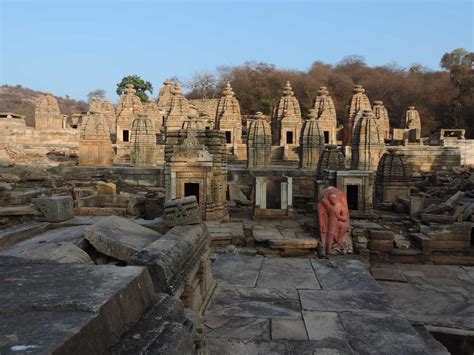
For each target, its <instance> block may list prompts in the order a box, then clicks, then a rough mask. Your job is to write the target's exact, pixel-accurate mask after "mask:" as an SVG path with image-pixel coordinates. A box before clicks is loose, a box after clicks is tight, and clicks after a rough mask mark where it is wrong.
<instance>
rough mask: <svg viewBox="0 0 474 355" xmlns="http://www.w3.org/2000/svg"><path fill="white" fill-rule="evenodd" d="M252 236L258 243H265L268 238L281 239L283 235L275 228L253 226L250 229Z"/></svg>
mask: <svg viewBox="0 0 474 355" xmlns="http://www.w3.org/2000/svg"><path fill="white" fill-rule="evenodd" d="M252 236H253V238H254V239H255V241H256V242H259V243H266V242H268V241H269V240H270V239H272V240H276V239H283V236H282V235H281V233H280V231H279V230H278V229H276V228H263V227H260V228H256V227H254V228H253V230H252Z"/></svg>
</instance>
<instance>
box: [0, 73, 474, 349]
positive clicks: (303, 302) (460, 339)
mask: <svg viewBox="0 0 474 355" xmlns="http://www.w3.org/2000/svg"><path fill="white" fill-rule="evenodd" d="M177 87H178V91H180V89H179V86H177ZM175 89H176V88H175V86H174V83H173V82H165V87H164V88H162V90H160V95H159V102H158V104H156V103H155V102H154V101H150V102H149V103H148V104H145V105H142V106H143V111H141V112H136V113H134V114H133V116H129V117H130V119H132V123H130V131H129V142H120V141H118V143H117V144H112V143H111V142H110V140H111V139H110V136H112V141H114V135H113V133H112V134H110V133H111V132H112V130H115V126H116V125H117V123H116V122H114V118H111V119H108V118H106V114H105V112H104V109H103V106H102V105H101V104H100V102H99V101H98V102H95V101H94V102H92V103H91V107H90V112H89V113H88V114H84V113H77V114H75V116H74V119H75V120H72V119H71V120H69V119H68V121H67V122H66V126H64V120H63V118H64V117H62V118H61V119H62V120H63V122H62V127H66V129H61V130H50V131H47V130H46V131H45V130H36V129H33V128H31V127H27V126H26V125H24V124H23V123H22V122H23V120H22V118H21V116H20V115H16V114H7V115H4V116H2V115H0V127H1V128H2V129H4V130H5V132H6V134H4V135H3V136H2V142H0V204H1V205H2V206H1V207H0V303H1V304H2V310H0V324H3V327H4V328H5V329H6V332H2V331H1V330H0V353H10V352H12V351H13V350H12V348H13V349H17V348H16V347H18V346H22V345H23V344H28V345H34V346H39V347H40V348H38V349H37V348H35V349H32V351H33V350H38V352H46V353H48V352H57V353H72V352H83V353H96V352H100V353H137V352H143V351H148V352H150V353H152V352H154V353H165V354H168V353H169V354H172V353H176V352H178V353H179V352H180V351H181V353H196V352H200V353H205V352H206V351H207V352H208V353H210V354H221V353H223V354H226V353H229V352H232V351H234V352H235V351H236V350H235V349H238V350H237V352H239V351H240V352H242V353H249V354H252V353H255V352H257V351H260V352H262V353H285V352H289V353H295V354H304V353H306V352H307V351H308V352H311V353H312V352H318V351H320V350H321V351H322V352H323V351H334V352H339V353H367V352H373V353H384V352H387V349H389V350H390V351H391V352H393V353H400V354H404V353H442V354H446V353H447V350H446V349H448V348H449V351H450V352H451V353H463V352H464V353H472V351H471V349H472V340H470V339H472V334H471V333H472V331H474V328H473V325H472V324H471V323H472V322H471V321H470V320H471V318H472V317H470V314H469V312H468V311H467V310H469V307H470V303H469V302H470V300H469V298H468V297H467V296H466V295H469V294H470V293H469V292H470V284H469V283H470V282H471V281H472V275H471V274H470V272H471V271H470V266H469V265H472V264H474V259H473V255H474V254H473V244H472V243H473V242H472V230H473V228H472V226H473V224H472V222H473V211H474V205H473V199H474V192H473V191H474V180H473V176H474V174H473V172H472V167H474V160H473V159H472V156H473V155H472V154H471V151H472V149H470V147H471V146H473V145H472V143H473V141H472V140H469V139H466V137H465V136H464V132H463V131H462V129H456V130H452V129H447V128H442V129H440V130H439V131H438V132H437V133H436V134H434V135H433V136H431V137H429V138H428V137H422V136H421V133H419V131H420V130H418V131H417V128H416V124H415V123H416V117H418V119H419V115H414V114H413V110H412V109H410V110H409V111H410V112H411V113H410V115H409V116H410V117H415V116H416V117H415V118H410V119H409V121H410V122H411V123H410V124H409V125H405V121H404V120H403V122H402V125H401V126H402V128H393V127H392V128H391V129H390V131H391V132H390V133H389V126H384V122H386V123H388V114H387V113H386V109H385V110H384V107H383V103H381V102H378V101H375V102H374V107H373V111H372V112H371V111H370V110H369V109H370V103H369V101H368V98H367V97H366V96H365V93H364V91H363V88H362V87H360V86H357V87H356V88H355V93H354V98H353V101H354V102H353V104H354V105H353V106H354V108H353V112H352V114H353V115H352V117H353V119H352V121H351V122H352V127H351V143H350V145H345V146H344V142H343V141H341V138H342V137H338V136H337V135H336V131H337V132H338V133H339V132H340V127H337V121H336V117H337V116H336V112H335V110H334V103H333V102H332V100H331V98H330V96H329V94H328V90H327V89H326V88H324V87H322V88H320V89H319V91H318V92H317V97H316V100H315V103H314V106H313V110H315V111H313V110H312V111H310V115H309V118H308V120H307V121H306V122H305V124H304V126H303V127H301V129H300V130H299V131H298V132H299V133H298V134H300V137H301V139H300V140H299V141H297V142H295V144H294V146H292V147H291V149H286V150H285V148H283V147H282V146H280V145H277V146H273V147H272V145H271V141H272V135H271V132H270V131H271V130H270V126H269V124H268V121H267V120H265V119H264V116H263V115H257V116H256V117H255V119H254V120H249V121H248V123H249V126H248V128H249V131H248V136H247V135H246V133H247V132H245V128H246V122H247V121H246V119H247V117H246V116H245V115H244V117H241V120H242V122H241V124H242V127H243V132H242V141H244V142H245V139H246V138H247V141H246V143H247V144H248V151H247V152H246V153H247V154H248V159H247V158H246V154H242V155H239V154H235V150H234V149H235V147H236V146H237V145H238V144H237V143H236V144H227V142H226V133H225V132H223V131H221V130H220V129H215V126H214V123H217V121H216V117H217V106H218V103H219V101H222V100H223V99H224V98H226V96H227V95H224V97H223V98H221V99H220V100H218V99H213V100H209V101H206V100H193V101H192V102H188V103H187V106H188V109H187V110H181V108H182V107H183V105H181V108H179V106H180V105H179V104H178V103H179V101H180V100H181V103H183V102H184V100H185V98H184V95H183V94H182V93H181V95H177V96H175V94H176V91H175ZM226 90H227V89H226ZM230 90H231V89H230ZM288 90H290V91H291V88H289V89H288ZM130 94H131V92H130V91H129V92H128V94H127V92H126V93H125V94H124V97H123V98H122V99H121V103H120V105H119V107H118V110H117V113H118V114H119V115H120V116H121V117H124V115H125V113H126V112H128V113H130V112H131V111H134V109H133V107H132V109H131V110H128V111H127V110H125V111H124V108H123V106H124V105H125V106H127V105H126V104H125V101H127V100H128V101H130V102H132V101H135V102H137V101H136V100H137V99H138V98H136V99H134V98H133V97H132V96H135V97H136V95H130ZM127 95H128V96H131V98H130V97H129V98H128V99H127V100H125V96H127ZM230 96H232V98H233V99H235V100H236V98H235V96H234V95H230ZM285 96H286V95H285ZM289 97H292V96H291V95H289ZM364 97H365V98H364ZM293 98H294V96H293ZM183 99H184V100H183ZM233 99H231V100H233ZM173 100H174V102H173V105H174V106H173V109H174V111H173V112H174V113H177V114H178V115H177V117H178V116H179V117H180V118H179V120H180V124H179V125H176V127H174V129H173V130H167V127H166V124H167V122H166V120H165V121H164V122H163V121H161V123H162V124H163V125H162V126H161V131H162V132H161V133H159V132H157V131H156V129H157V126H156V123H157V122H156V117H158V116H159V114H160V113H159V112H158V110H157V106H158V108H159V109H160V112H161V114H162V119H163V118H164V117H169V114H170V111H172V101H173ZM282 100H283V103H284V104H285V100H284V98H282ZM288 100H289V101H288V102H286V104H287V105H290V101H293V99H291V98H290V99H288ZM175 104H176V105H175ZM184 105H186V104H184ZM364 105H365V107H364ZM128 106H130V105H128ZM131 106H133V102H132V105H131ZM227 107H228V106H227ZM364 108H365V109H366V110H364ZM388 108H390V107H388ZM111 111H113V107H112V110H111ZM152 111H153V112H155V113H156V115H155V119H153V118H151V120H150V118H145V115H147V114H149V115H150V116H151V112H152ZM180 111H181V112H180ZM415 111H416V110H415ZM112 116H113V115H111V117H112ZM282 117H288V111H287V112H284V111H282ZM81 120H82V123H81ZM150 121H151V123H150ZM260 121H263V122H260ZM133 122H135V123H136V124H133ZM170 122H171V121H170ZM413 122H414V123H413ZM346 123H347V120H346V121H344V124H345V125H346ZM107 126H108V127H107ZM111 127H112V129H111ZM414 127H415V128H414ZM73 128H76V129H73ZM410 130H412V131H411V132H415V133H412V135H411V136H410V133H409V132H410ZM326 132H327V134H326ZM321 133H322V136H321ZM417 133H419V134H418V136H417ZM157 135H158V137H157ZM118 138H120V137H118ZM122 138H123V135H122ZM387 138H390V139H387ZM124 143H127V144H126V145H125V144H124ZM135 143H136V144H135ZM330 143H333V144H330ZM324 144H326V147H324ZM298 145H299V146H298ZM104 147H105V149H104ZM341 147H342V148H343V150H342V149H341ZM385 147H386V148H387V149H386V148H385ZM153 148H154V149H155V156H156V159H152V158H150V157H151V154H149V153H150V152H151V151H152V150H153ZM113 149H116V150H117V153H118V154H117V156H116V157H115V158H114V160H115V162H114V164H112V161H113V159H112V158H113V157H114V155H113ZM127 149H128V152H127ZM298 149H301V154H302V155H301V162H300V164H301V167H300V166H298V163H297V162H296V160H295V158H294V155H292V154H293V153H294V152H298ZM317 149H319V151H320V155H319V156H318V154H317V153H316V151H317ZM385 149H386V150H387V151H386V152H385ZM159 152H161V153H160V154H162V157H158V153H159ZM282 152H283V154H282ZM229 153H233V154H229ZM382 153H384V154H382ZM127 154H129V155H130V160H128V157H126V155H127ZM380 156H381V157H380ZM142 157H143V158H142ZM379 158H380V159H379ZM316 161H317V164H316ZM77 162H79V165H77ZM130 162H131V163H132V164H130ZM142 163H143V165H142ZM351 163H352V164H351ZM33 164H34V165H33ZM247 164H248V167H247ZM255 164H256V165H255ZM304 165H307V166H308V167H307V168H305V167H304ZM249 168H250V169H249ZM348 168H351V169H348ZM330 186H333V187H335V188H337V189H339V190H340V191H341V193H344V194H345V196H346V200H347V209H348V211H349V217H350V239H351V241H352V245H353V251H354V254H355V255H346V256H344V257H343V258H341V257H332V256H331V259H330V260H325V259H321V260H318V259H317V256H319V255H320V254H319V252H320V251H321V247H322V246H321V239H320V238H319V237H318V235H317V233H316V231H317V223H316V222H317V221H319V220H316V211H317V202H318V201H320V199H321V198H322V197H323V196H324V191H325V189H327V188H328V187H330ZM119 216H121V217H119ZM345 237H348V236H347V235H345ZM349 250H350V249H349V248H347V249H344V250H342V251H343V252H344V251H346V252H348V251H349ZM211 253H212V254H211ZM211 255H212V256H211ZM355 259H357V260H355ZM359 260H361V261H362V263H361V262H359ZM211 264H212V265H211ZM443 264H447V265H443ZM369 265H370V272H369V271H368V270H367V266H369ZM211 268H212V270H211ZM214 278H215V279H216V280H217V287H215V281H214ZM19 279H21V280H23V281H22V282H21V285H20V284H18V280H19ZM375 279H377V280H378V281H379V282H377V281H376V280H375ZM58 280H60V281H61V282H58ZM97 289H100V290H101V292H100V295H98V294H97V292H95V291H96V290H97ZM282 290H284V292H283V293H282ZM446 290H449V292H445V291H446ZM270 291H271V292H270ZM12 293H14V294H15V295H17V297H11V294H12ZM25 295H26V296H25ZM347 297H349V298H351V302H350V305H349V306H347V302H346V300H347ZM388 297H390V298H391V300H390V299H389V298H388ZM466 297H467V298H466ZM45 300H46V301H45ZM275 302H277V303H278V307H276V308H275ZM38 305H40V306H41V309H42V310H44V312H32V311H31V310H35V309H38ZM341 305H343V306H341ZM434 305H435V306H436V307H435V306H434ZM229 310H230V311H229ZM198 313H199V314H198ZM395 315H396V316H395ZM200 316H203V318H201V317H200ZM321 317H326V318H321ZM327 317H330V322H329V321H327ZM52 319H53V320H52ZM117 319H119V320H120V321H117ZM255 319H257V320H258V322H257V323H258V324H257V323H255ZM58 322H60V323H61V324H65V325H66V328H65V329H67V332H65V333H61V332H55V333H54V334H53V333H51V326H52V325H54V324H59V323H58ZM249 322H250V323H252V327H249V326H248V324H250V323H249ZM328 323H330V325H329V326H328ZM1 327H2V326H1V325H0V329H3V328H1ZM250 328H251V329H250ZM32 329H33V330H34V334H33V333H32V332H33V330H32ZM334 329H336V330H334ZM400 329H402V331H401V330H400ZM433 329H434V330H433ZM333 330H334V331H333ZM448 333H449V334H448ZM2 334H3V335H4V336H3V338H2ZM5 334H6V336H5ZM11 334H14V335H15V336H10V335H11ZM235 334H238V335H239V338H237V337H235ZM321 334H323V335H321ZM324 334H330V336H325V335H324ZM334 334H339V335H340V336H339V335H338V338H337V339H338V340H337V341H335V340H334V337H333V335H334ZM256 338H258V339H257V340H256ZM448 338H449V340H447V339H448ZM35 339H39V340H38V341H36V340H35ZM293 339H299V340H293ZM361 339H362V340H361ZM387 344H389V345H387Z"/></svg>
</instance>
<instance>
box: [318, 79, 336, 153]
mask: <svg viewBox="0 0 474 355" xmlns="http://www.w3.org/2000/svg"><path fill="white" fill-rule="evenodd" d="M313 109H315V110H316V117H317V120H318V124H319V126H320V127H321V130H322V131H323V135H324V143H325V144H336V143H337V115H336V108H335V107H334V102H333V101H332V98H331V96H330V95H329V91H328V89H327V88H326V87H325V86H321V87H320V88H319V90H318V92H317V95H316V99H315V100H314V104H313Z"/></svg>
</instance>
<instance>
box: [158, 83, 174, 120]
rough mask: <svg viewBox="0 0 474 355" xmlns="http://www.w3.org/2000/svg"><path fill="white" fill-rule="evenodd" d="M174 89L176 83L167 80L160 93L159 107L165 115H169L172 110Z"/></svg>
mask: <svg viewBox="0 0 474 355" xmlns="http://www.w3.org/2000/svg"><path fill="white" fill-rule="evenodd" d="M173 87H174V82H173V81H171V80H165V81H164V82H163V86H162V87H161V89H160V92H159V93H158V99H157V101H158V107H159V108H160V110H161V111H162V112H163V113H164V114H165V115H168V113H169V111H170V109H171V99H172V98H173Z"/></svg>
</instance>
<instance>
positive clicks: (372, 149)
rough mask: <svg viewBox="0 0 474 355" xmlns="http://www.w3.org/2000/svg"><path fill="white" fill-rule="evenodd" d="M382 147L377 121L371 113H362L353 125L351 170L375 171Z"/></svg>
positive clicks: (382, 151)
mask: <svg viewBox="0 0 474 355" xmlns="http://www.w3.org/2000/svg"><path fill="white" fill-rule="evenodd" d="M384 147H385V145H384V140H383V135H382V131H381V128H380V125H379V122H378V119H377V118H375V116H374V115H373V113H372V111H370V110H365V111H363V113H362V116H361V118H360V119H359V120H357V121H356V122H355V124H354V136H353V138H352V160H351V169H354V170H377V166H378V163H379V159H380V157H381V156H382V154H383V153H384V149H385V148H384Z"/></svg>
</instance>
